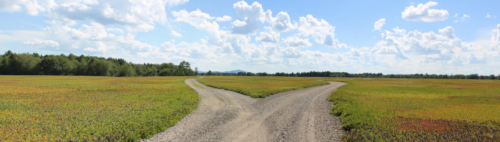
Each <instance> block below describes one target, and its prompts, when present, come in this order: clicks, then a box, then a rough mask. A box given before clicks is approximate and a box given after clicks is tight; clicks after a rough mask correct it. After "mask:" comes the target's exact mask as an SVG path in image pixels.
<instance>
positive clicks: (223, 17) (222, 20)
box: [215, 15, 231, 22]
mask: <svg viewBox="0 0 500 142" xmlns="http://www.w3.org/2000/svg"><path fill="white" fill-rule="evenodd" d="M215 21H220V22H224V21H231V16H227V15H224V16H222V17H217V18H215Z"/></svg>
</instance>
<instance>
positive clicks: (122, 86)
mask: <svg viewBox="0 0 500 142" xmlns="http://www.w3.org/2000/svg"><path fill="white" fill-rule="evenodd" d="M186 78H187V77H143V78H118V77H83V76H0V140H1V141H103V140H106V141H136V140H138V139H140V138H146V137H149V136H152V135H153V134H156V133H157V132H161V131H163V130H165V129H166V128H167V127H169V126H172V125H174V124H176V123H177V122H178V121H179V120H180V119H181V118H183V117H184V116H185V115H187V114H189V113H190V112H191V111H193V110H194V109H195V108H196V106H197V103H198V95H197V93H196V92H195V91H194V90H193V89H191V88H190V87H189V86H187V85H186V84H185V83H184V80H185V79H186Z"/></svg>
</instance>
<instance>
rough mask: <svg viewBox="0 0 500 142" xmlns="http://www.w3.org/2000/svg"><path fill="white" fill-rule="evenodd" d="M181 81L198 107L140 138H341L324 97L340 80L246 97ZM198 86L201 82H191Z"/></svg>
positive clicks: (283, 139) (207, 139)
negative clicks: (193, 94)
mask: <svg viewBox="0 0 500 142" xmlns="http://www.w3.org/2000/svg"><path fill="white" fill-rule="evenodd" d="M185 83H186V84H188V85H189V86H191V88H193V89H195V90H196V92H198V95H199V96H200V103H199V104H198V108H197V109H196V110H195V111H193V112H192V113H191V114H189V115H188V116H186V117H185V118H183V119H182V120H180V121H179V122H178V123H177V124H176V125H175V126H172V127H170V128H168V129H167V130H165V131H163V132H160V133H158V134H156V135H154V136H153V137H151V138H149V139H144V140H141V141H144V142H152V141H183V142H184V141H259V142H265V141H286V142H290V141H340V137H341V135H342V134H343V133H344V131H343V130H342V129H341V123H340V120H339V119H338V118H337V117H335V116H334V115H332V114H330V113H329V110H330V108H331V107H332V106H333V104H332V103H331V102H329V101H327V100H326V98H328V96H330V94H331V93H332V92H333V91H334V90H335V89H336V88H338V87H339V86H342V85H344V84H345V83H341V82H330V84H329V85H323V86H317V87H311V88H306V89H301V90H295V91H288V92H282V93H278V94H274V95H272V96H269V97H266V98H251V97H249V96H246V95H242V94H239V93H236V92H232V91H227V90H222V89H215V88H211V87H207V86H205V85H203V84H201V83H199V82H197V81H196V80H194V79H188V80H186V81H185ZM193 84H197V85H199V86H201V88H199V86H198V87H197V86H194V85H193Z"/></svg>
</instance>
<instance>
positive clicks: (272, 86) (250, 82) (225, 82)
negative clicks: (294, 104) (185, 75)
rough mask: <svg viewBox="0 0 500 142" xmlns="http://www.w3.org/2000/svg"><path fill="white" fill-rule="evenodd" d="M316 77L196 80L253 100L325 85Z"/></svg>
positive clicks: (227, 77)
mask: <svg viewBox="0 0 500 142" xmlns="http://www.w3.org/2000/svg"><path fill="white" fill-rule="evenodd" d="M319 79H320V78H316V77H269V76H267V77H260V76H259V77H257V76H205V77H203V78H196V80H198V81H199V82H200V83H203V84H205V85H207V86H210V87H214V88H219V89H226V90H231V91H235V92H238V93H241V94H245V95H248V96H251V97H254V98H264V97H267V96H270V95H273V94H276V93H279V92H285V91H290V90H297V89H303V88H307V87H313V86H320V85H326V84H328V82H325V81H318V80H319Z"/></svg>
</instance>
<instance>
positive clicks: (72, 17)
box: [47, 0, 187, 32]
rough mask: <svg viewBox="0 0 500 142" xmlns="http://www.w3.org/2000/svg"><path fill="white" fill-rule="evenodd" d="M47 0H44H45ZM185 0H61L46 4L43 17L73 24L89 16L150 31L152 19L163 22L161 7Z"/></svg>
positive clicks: (105, 22)
mask: <svg viewBox="0 0 500 142" xmlns="http://www.w3.org/2000/svg"><path fill="white" fill-rule="evenodd" d="M47 1H48V0H47ZM185 2H187V0H134V1H121V0H107V1H97V0H83V1H82V0H65V1H56V2H54V3H53V4H52V7H50V11H49V13H48V14H47V21H48V22H49V23H51V24H60V25H74V24H76V23H77V22H80V21H87V20H90V21H92V22H96V23H99V24H102V25H106V26H107V25H115V26H123V27H125V29H126V30H129V31H143V32H145V31H150V30H152V29H154V26H155V23H162V24H163V23H165V22H167V13H166V9H165V7H167V6H174V5H179V4H182V3H185Z"/></svg>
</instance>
